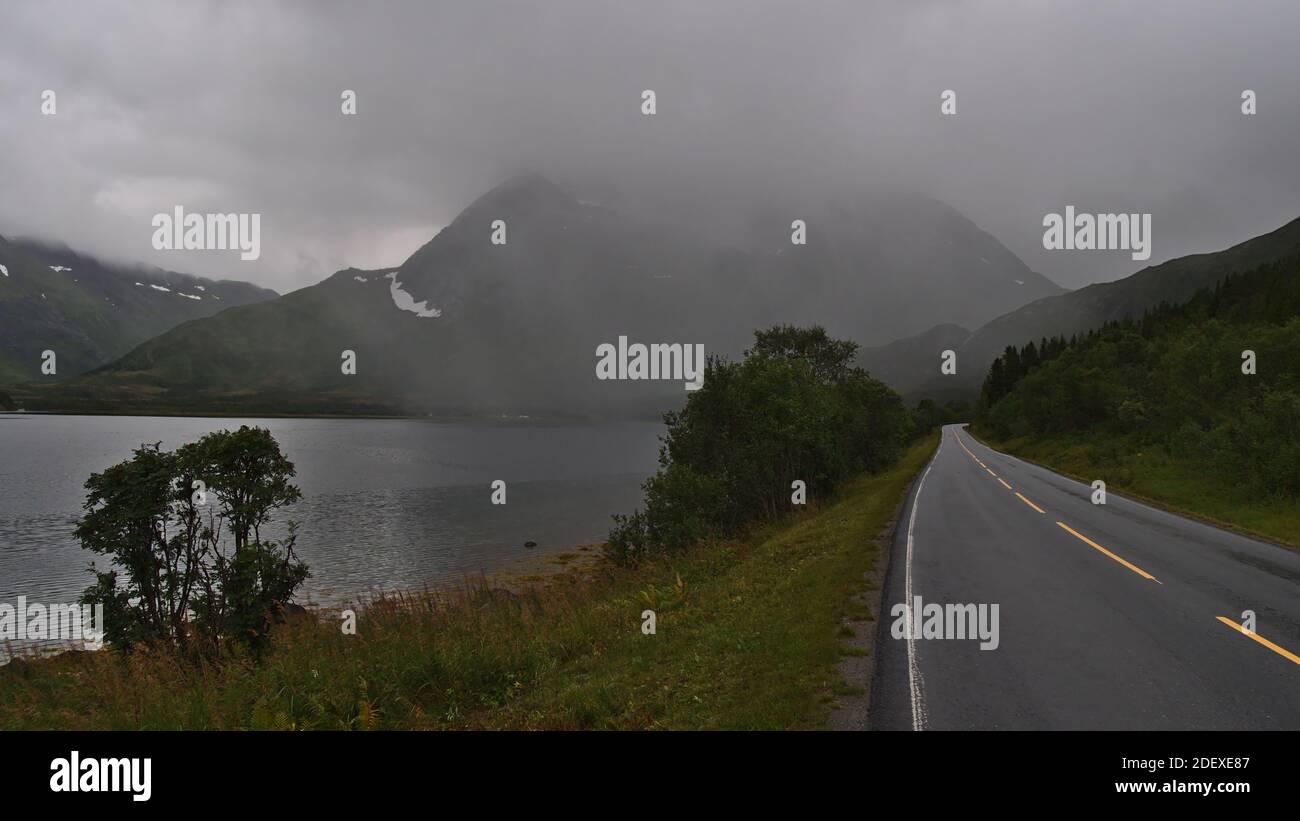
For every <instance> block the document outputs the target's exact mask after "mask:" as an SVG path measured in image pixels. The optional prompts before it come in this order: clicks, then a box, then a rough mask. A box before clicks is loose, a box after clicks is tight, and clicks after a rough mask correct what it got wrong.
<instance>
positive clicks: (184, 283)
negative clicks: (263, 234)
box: [0, 237, 276, 382]
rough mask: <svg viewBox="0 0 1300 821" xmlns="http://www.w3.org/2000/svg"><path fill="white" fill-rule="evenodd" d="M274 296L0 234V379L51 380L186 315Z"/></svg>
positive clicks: (234, 284)
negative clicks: (44, 365) (44, 369)
mask: <svg viewBox="0 0 1300 821" xmlns="http://www.w3.org/2000/svg"><path fill="white" fill-rule="evenodd" d="M274 296H276V293H275V292H274V291H269V290H267V289H265V288H259V287H257V286H255V285H250V284H248V283H246V282H232V281H228V280H221V281H217V280H211V279H205V278H202V277H194V276H189V275H187V274H180V273H176V272H175V271H164V270H162V269H161V268H145V267H143V266H137V267H131V266H122V265H116V264H112V263H108V262H104V261H102V260H98V259H95V258H94V257H90V256H85V255H83V254H78V253H77V252H76V251H73V250H72V249H70V248H67V247H62V246H56V245H47V244H44V243H40V242H35V241H32V240H7V239H5V238H4V237H0V380H3V381H6V382H11V381H12V382H17V381H23V380H27V379H51V378H52V377H49V376H43V375H42V373H41V362H42V360H41V354H42V352H43V351H46V350H51V351H54V352H55V354H56V356H57V359H56V364H57V368H58V370H57V373H56V374H55V376H56V377H58V378H63V377H67V376H72V375H75V374H78V373H82V372H84V371H87V370H90V369H92V368H94V367H97V366H99V365H102V364H104V363H106V362H110V361H112V360H114V359H116V358H118V357H119V356H122V355H123V354H125V353H126V352H128V351H130V350H131V349H132V348H134V347H135V346H136V345H139V344H140V343H141V342H144V341H145V340H147V339H149V338H151V337H154V336H157V335H158V334H160V333H163V332H164V331H166V330H168V329H170V328H173V327H175V326H176V325H179V324H181V323H183V322H187V321H189V320H191V319H199V318H201V317H206V316H211V315H212V314H215V313H216V312H218V311H220V310H223V309H224V308H232V307H237V306H240V305H246V304H249V303H252V302H257V301H260V300H265V299H270V298H272V297H274Z"/></svg>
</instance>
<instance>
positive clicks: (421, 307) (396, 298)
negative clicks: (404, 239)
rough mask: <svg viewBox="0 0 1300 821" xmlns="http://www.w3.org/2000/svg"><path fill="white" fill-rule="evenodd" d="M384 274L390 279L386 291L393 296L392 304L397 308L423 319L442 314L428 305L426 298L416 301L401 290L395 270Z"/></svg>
mask: <svg viewBox="0 0 1300 821" xmlns="http://www.w3.org/2000/svg"><path fill="white" fill-rule="evenodd" d="M384 276H385V277H387V278H388V279H389V280H391V281H392V282H391V284H390V285H389V286H388V293H389V295H390V296H392V298H393V304H394V305H396V306H397V307H398V309H399V310H402V311H406V312H407V313H412V314H415V315H416V316H418V317H421V318H424V319H428V318H431V317H440V316H442V311H440V310H438V309H437V308H431V307H429V301H428V300H427V299H426V300H424V301H422V302H416V301H415V297H413V296H411V295H410V294H408V293H407V292H406V291H403V290H402V283H400V282H398V281H397V271H393V272H392V273H391V274H385V275H384Z"/></svg>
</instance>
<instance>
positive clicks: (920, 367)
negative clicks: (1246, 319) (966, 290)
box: [859, 219, 1300, 398]
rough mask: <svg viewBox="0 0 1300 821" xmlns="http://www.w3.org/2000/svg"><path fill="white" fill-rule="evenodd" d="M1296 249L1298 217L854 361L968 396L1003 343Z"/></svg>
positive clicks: (912, 384) (1171, 298)
mask: <svg viewBox="0 0 1300 821" xmlns="http://www.w3.org/2000/svg"><path fill="white" fill-rule="evenodd" d="M1298 252H1300V219H1295V220H1293V221H1291V222H1289V223H1287V224H1286V225H1284V226H1282V227H1281V228H1279V229H1277V230H1276V231H1273V232H1271V233H1268V234H1264V235H1263V236H1259V237H1255V238H1254V239H1250V240H1247V241H1245V242H1242V243H1240V244H1238V245H1234V246H1232V247H1231V248H1228V249H1226V250H1223V251H1218V252H1215V253H1209V254H1193V255H1191V256H1186V257H1179V258H1178V259H1172V260H1169V261H1168V262H1164V263H1161V264H1160V265H1153V266H1150V267H1147V268H1144V269H1142V270H1141V271H1138V272H1137V273H1135V274H1133V275H1132V276H1129V277H1126V278H1124V279H1120V280H1116V281H1114V282H1105V283H1100V284H1097V285H1089V286H1088V287H1086V288H1080V289H1079V290H1077V291H1071V292H1069V293H1065V294H1061V295H1059V296H1052V297H1046V298H1044V299H1039V300H1036V301H1034V302H1031V303H1029V304H1028V305H1025V306H1024V307H1022V308H1018V309H1016V310H1014V311H1011V312H1010V313H1007V314H1005V315H1003V316H999V317H998V318H996V319H994V320H992V321H990V322H987V323H985V324H984V325H982V326H979V328H978V329H977V330H976V331H974V332H973V333H970V334H968V335H966V336H965V337H964V338H963V337H962V336H961V334H960V333H958V332H955V331H953V330H952V329H951V328H950V329H947V330H941V329H938V328H935V329H931V330H930V331H927V332H925V333H923V334H918V335H916V336H913V337H909V338H906V339H901V340H898V341H896V342H893V343H890V344H889V345H884V346H880V347H875V348H869V349H866V350H864V351H862V353H861V355H860V357H859V359H860V361H861V362H862V364H863V366H864V367H865V368H866V369H867V370H868V371H870V372H871V373H872V374H877V375H879V376H880V378H881V379H882V380H883V381H885V382H886V383H888V384H889V385H890V386H891V387H893V388H894V390H896V391H898V392H900V393H902V394H903V395H904V396H906V397H909V398H916V397H919V396H923V395H924V396H934V397H936V398H937V397H943V398H950V397H952V396H954V395H965V396H966V397H967V398H973V395H974V394H975V393H978V391H979V388H980V384H981V382H982V381H983V379H984V376H985V374H987V373H988V369H989V365H990V364H992V362H993V360H994V359H996V358H997V357H998V356H999V355H1000V354H1001V353H1002V352H1003V350H1005V349H1006V347H1007V346H1008V345H1016V346H1019V345H1024V344H1026V343H1028V342H1031V341H1032V342H1038V341H1039V340H1040V339H1042V338H1044V337H1053V336H1064V337H1066V338H1069V337H1070V336H1072V335H1075V334H1081V333H1084V332H1086V331H1089V330H1092V329H1094V328H1099V327H1101V326H1102V325H1104V324H1106V323H1107V322H1116V321H1120V320H1123V319H1136V318H1140V317H1141V316H1142V314H1143V312H1145V311H1147V310H1148V309H1150V308H1154V307H1155V306H1157V305H1159V304H1160V303H1162V302H1168V303H1181V302H1186V301H1187V300H1188V299H1190V298H1191V297H1192V296H1193V295H1194V294H1195V293H1196V292H1197V291H1200V290H1202V289H1204V288H1207V287H1211V286H1213V285H1214V284H1215V283H1217V282H1219V281H1220V280H1222V279H1224V278H1225V277H1226V276H1228V275H1229V274H1232V273H1238V272H1242V271H1247V270H1250V269H1252V268H1255V267H1257V266H1259V265H1263V264H1266V263H1272V262H1278V261H1280V260H1285V259H1287V258H1289V257H1292V256H1294V255H1295V254H1296V253H1298ZM940 343H942V347H941V345H940ZM945 349H951V350H953V351H955V352H956V354H957V373H956V374H955V375H952V376H943V375H940V374H939V373H938V364H939V361H940V355H941V353H942V351H943V350H945Z"/></svg>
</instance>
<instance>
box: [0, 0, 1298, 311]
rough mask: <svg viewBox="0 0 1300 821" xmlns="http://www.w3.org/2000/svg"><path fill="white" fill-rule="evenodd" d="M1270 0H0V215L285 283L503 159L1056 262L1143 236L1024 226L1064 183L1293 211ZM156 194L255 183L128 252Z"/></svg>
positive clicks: (1214, 236) (1113, 197) (446, 198)
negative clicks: (941, 236)
mask: <svg viewBox="0 0 1300 821" xmlns="http://www.w3.org/2000/svg"><path fill="white" fill-rule="evenodd" d="M1298 22H1300V8H1298V7H1296V6H1295V5H1294V4H1293V3H1289V2H1282V1H1279V2H1244V3H1236V4H1228V3H1222V2H1187V1H1186V0H1183V1H1181V2H1172V1H1168V0H1155V1H1154V2H1143V3H1140V4H1138V3H1132V2H1115V1H1112V0H1104V1H1101V2H1098V1H1097V0H1090V1H1088V2H1071V3H1065V2H1055V3H1051V4H1026V3H993V2H970V3H956V2H899V3H864V2H823V0H815V1H814V2H802V3H799V2H791V3H762V2H759V3H756V2H752V1H751V2H740V1H739V0H709V2H699V0H680V1H675V2H667V3H664V2H658V3H630V2H618V3H611V2H608V0H604V2H601V1H600V0H593V1H592V2H573V1H572V0H555V2H548V3H535V2H517V3H510V2H469V0H463V2H462V1H461V0H458V1H457V2H454V3H453V2H438V1H437V0H433V1H432V2H409V3H406V2H371V3H320V2H311V3H308V2H281V3H273V2H267V1H264V0H253V1H250V2H244V3H238V2H236V3H228V2H194V3H174V2H161V3H145V2H113V3H105V2H96V3H91V2H86V3H43V4H15V3H7V4H4V5H3V6H2V7H0V29H2V30H4V31H5V33H6V36H5V38H4V43H3V46H0V110H2V111H3V112H4V116H3V117H0V156H2V157H3V159H2V160H0V233H5V234H10V235H23V234H34V235H40V236H45V237H49V238H56V239H60V240H63V241H66V242H68V243H69V244H71V245H73V246H74V247H79V248H83V249H85V250H87V251H91V252H94V253H99V254H102V255H105V256H109V257H113V258H118V259H124V260H132V261H135V260H138V261H144V262H149V263H153V264H158V265H163V266H166V267H172V268H176V269H178V270H186V271H191V272H194V273H200V274H205V275H209V276H229V277H234V278H241V279H250V280H253V281H256V282H259V283H260V284H264V285H267V286H269V287H273V288H277V289H279V290H288V289H291V288H295V287H301V286H303V285H307V284H311V283H312V282H314V281H316V280H318V279H319V278H321V277H323V276H325V275H327V274H329V273H332V272H333V271H334V270H337V269H339V268H343V267H347V266H349V265H357V266H359V267H380V266H387V265H396V264H398V263H400V262H401V261H403V260H404V259H405V257H406V256H407V255H409V254H410V253H411V252H412V251H414V250H415V249H416V248H417V247H418V246H419V245H420V244H422V243H423V242H424V241H426V240H427V239H428V238H430V237H431V236H432V235H433V234H434V233H436V231H437V230H438V228H439V227H441V226H442V225H444V224H446V223H447V222H449V221H450V220H451V219H452V218H454V217H455V215H456V214H457V213H458V212H459V211H460V209H461V208H463V207H464V206H465V205H466V204H468V202H469V201H470V200H472V199H473V198H474V197H475V196H477V195H478V194H480V193H482V192H483V191H484V190H486V189H487V188H489V187H490V186H492V185H493V184H495V183H496V182H499V181H500V180H501V179H502V178H503V177H505V176H507V175H508V174H510V173H512V172H514V171H516V170H520V169H524V168H531V169H536V170H539V171H541V172H543V173H545V174H548V175H550V176H552V177H554V178H556V179H557V180H560V181H561V182H564V183H566V184H568V185H570V186H571V187H573V188H575V189H577V191H578V192H579V193H583V192H585V193H586V194H588V195H589V196H592V197H596V198H606V199H616V198H620V197H621V198H624V199H645V198H649V199H650V200H654V201H658V202H676V203H694V208H693V210H692V211H691V213H692V214H695V215H696V216H700V215H707V214H708V213H709V210H708V209H709V208H718V209H726V208H728V207H729V206H728V203H735V202H746V203H755V202H778V203H779V202H784V201H798V200H800V198H803V199H807V198H817V197H820V196H823V195H824V194H828V193H829V192H845V191H855V190H860V191H870V190H878V189H882V188H886V187H899V186H902V187H907V188H914V189H917V190H920V191H922V192H924V193H929V194H932V195H934V196H936V197H938V198H940V199H943V200H945V201H947V202H949V203H951V204H953V205H955V206H956V207H958V208H959V209H961V210H962V211H963V212H965V213H966V214H967V216H969V217H970V218H971V219H973V220H974V221H975V222H977V223H978V224H980V225H981V226H982V227H984V228H985V229H987V230H989V231H991V232H992V233H993V234H995V235H996V236H997V237H998V238H999V239H1001V240H1002V241H1003V242H1004V243H1006V244H1007V245H1008V246H1009V247H1010V248H1011V249H1012V250H1013V251H1015V252H1016V253H1017V254H1019V255H1020V256H1021V257H1022V258H1023V259H1024V260H1025V261H1026V262H1027V263H1028V264H1029V265H1030V267H1032V268H1034V269H1035V270H1038V271H1041V272H1042V273H1044V274H1046V275H1047V276H1049V277H1052V278H1054V279H1056V280H1057V281H1058V282H1060V283H1061V284H1063V285H1066V286H1068V287H1078V286H1080V285H1083V284H1087V283H1088V282H1092V281H1097V280H1104V279H1113V278H1116V277H1119V276H1123V275H1126V274H1128V273H1131V272H1132V271H1134V270H1136V269H1137V268H1139V267H1141V266H1142V263H1136V262H1133V261H1131V260H1130V259H1129V258H1128V255H1127V254H1126V253H1122V252H1116V253H1113V254H1099V253H1077V252H1076V253H1073V254H1071V253H1067V252H1054V253H1053V252H1047V251H1044V250H1043V249H1042V245H1041V237H1042V230H1043V229H1042V227H1041V220H1042V218H1043V215H1044V214H1045V213H1047V212H1055V211H1061V210H1062V209H1063V208H1064V207H1065V206H1066V205H1067V204H1072V205H1075V206H1076V207H1077V208H1078V209H1080V210H1086V211H1093V212H1096V211H1108V212H1109V211H1130V212H1131V211H1138V212H1150V213H1152V215H1153V225H1154V251H1153V255H1152V259H1151V261H1150V262H1151V263H1155V262H1159V261H1161V260H1163V259H1168V258H1170V257H1173V256H1180V255H1183V254H1187V253H1194V252H1200V251H1209V250H1215V249H1217V248H1220V247H1223V246H1225V245H1228V244H1230V243H1232V242H1236V241H1240V240H1243V239H1246V238H1248V237H1250V236H1254V235H1256V234H1259V233H1262V232H1264V231H1267V230H1271V229H1272V228H1275V227H1277V226H1279V225H1281V224H1282V223H1284V222H1286V221H1288V220H1290V219H1292V218H1294V217H1296V216H1297V215H1300V164H1297V163H1296V161H1295V153H1296V148H1297V145H1300V94H1297V91H1298V90H1300V89H1298V88H1297V86H1298V85H1300V82H1298V81H1297V78H1298V77H1300V59H1298V58H1297V56H1296V55H1297V53H1298V51H1300V50H1297V49H1296V46H1295V42H1296V34H1297V32H1298V31H1300V26H1298V25H1297V23H1298ZM47 88H48V89H53V90H54V91H56V92H57V94H58V114H57V116H54V117H44V116H42V115H41V113H40V94H41V91H42V90H43V89H47ZM345 88H346V89H354V90H355V91H356V92H357V95H358V114H357V116H355V117H344V116H342V115H341V114H340V112H339V102H340V100H339V95H340V92H341V91H342V90H343V89H345ZM646 88H651V89H654V90H655V91H656V92H657V94H658V105H659V111H658V114H656V115H655V116H654V117H643V116H642V115H641V114H640V111H639V108H640V94H641V91H642V90H643V89H646ZM948 88H951V89H954V90H955V91H956V92H957V95H958V115H957V117H955V118H944V117H941V116H940V115H939V111H938V107H939V94H940V92H941V91H942V90H943V89H948ZM1245 88H1250V89H1254V90H1255V91H1256V92H1257V93H1258V95H1259V114H1258V115H1256V116H1255V117H1245V116H1242V115H1241V113H1240V111H1239V105H1240V102H1239V95H1240V93H1241V90H1242V89H1245ZM785 198H789V199H788V200H786V199H785ZM176 204H183V205H184V206H185V207H186V208H187V209H190V210H193V211H253V212H259V213H261V214H262V215H263V216H262V258H261V259H260V260H258V261H256V262H245V263H241V262H239V261H238V260H237V258H236V256H235V255H233V254H223V253H203V254H193V253H189V254H176V253H167V252H156V251H154V250H153V249H152V248H151V247H150V244H149V240H150V236H151V234H152V230H151V228H150V218H151V217H152V215H153V214H155V213H157V212H160V211H170V209H171V208H172V206H174V205H176ZM701 204H703V205H701ZM718 219H719V222H725V215H724V214H719V217H718Z"/></svg>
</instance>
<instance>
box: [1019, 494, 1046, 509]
mask: <svg viewBox="0 0 1300 821" xmlns="http://www.w3.org/2000/svg"><path fill="white" fill-rule="evenodd" d="M1016 495H1017V496H1020V501H1022V502H1024V503H1025V504H1027V505H1029V506H1030V507H1032V508H1033V509H1034V510H1037V511H1038V512H1039V513H1043V512H1044V510H1043V509H1042V508H1041V507H1039V506H1038V505H1036V504H1034V503H1033V502H1031V501H1029V500H1028V499H1026V498H1025V497H1024V496H1021V494H1020V493H1016Z"/></svg>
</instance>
